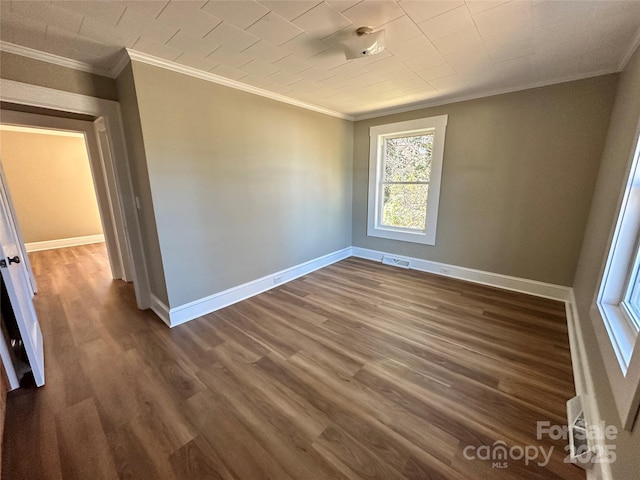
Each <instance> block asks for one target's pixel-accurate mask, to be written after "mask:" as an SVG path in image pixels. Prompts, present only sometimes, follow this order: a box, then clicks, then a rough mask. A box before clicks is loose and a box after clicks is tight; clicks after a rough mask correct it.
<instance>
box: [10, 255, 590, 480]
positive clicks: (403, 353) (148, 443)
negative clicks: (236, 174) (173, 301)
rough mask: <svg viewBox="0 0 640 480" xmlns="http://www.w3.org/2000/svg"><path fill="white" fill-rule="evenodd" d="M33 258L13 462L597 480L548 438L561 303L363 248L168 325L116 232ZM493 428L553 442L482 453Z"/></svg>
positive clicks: (42, 474) (513, 441)
mask: <svg viewBox="0 0 640 480" xmlns="http://www.w3.org/2000/svg"><path fill="white" fill-rule="evenodd" d="M31 258H32V262H33V267H34V270H35V272H36V277H37V280H38V282H39V287H40V292H39V293H38V295H37V296H36V308H37V311H38V314H39V318H40V324H41V327H42V330H43V334H44V339H45V354H46V375H47V382H46V385H45V386H44V387H43V388H40V389H27V390H22V391H18V392H13V393H11V394H10V395H9V397H8V401H7V420H6V428H5V436H4V454H3V456H2V474H3V478H5V479H20V480H26V479H38V480H43V479H61V478H64V479H79V480H87V479H115V478H121V479H124V478H130V479H167V480H182V479H188V480H192V479H225V480H231V479H236V480H262V479H276V480H289V479H303V480H311V479H351V480H360V479H384V480H392V479H476V478H478V479H479V478H482V479H494V478H495V479H530V478H536V479H583V478H584V474H583V471H582V470H580V469H579V468H577V467H575V466H573V465H570V464H566V463H564V462H563V459H564V457H565V455H566V452H565V450H564V446H565V444H566V443H565V442H564V441H562V440H561V441H553V440H551V439H549V438H548V437H543V438H542V439H537V438H536V422H537V421H548V422H550V423H551V424H559V425H563V424H564V423H565V422H566V420H565V401H566V400H567V399H568V398H570V397H572V396H573V395H574V387H573V381H572V373H571V359H570V355H569V347H568V340H567V328H566V320H565V316H564V306H563V305H562V304H561V303H559V302H554V301H550V300H545V299H539V298H534V297H529V296H526V295H522V294H517V293H510V292H506V291H500V290H496V289H492V288H488V287H483V286H478V285H473V284H469V283H465V282H460V281H456V280H451V279H446V278H442V277H437V276H433V275H428V274H424V273H420V272H415V271H408V270H403V269H398V268H394V267H388V266H384V265H380V264H376V263H373V262H369V261H365V260H359V259H355V258H351V259H347V260H344V261H342V262H339V263H337V264H334V265H332V266H330V267H327V268H325V269H323V270H320V271H317V272H315V273H312V274H310V275H307V276H305V277H303V278H300V279H298V280H295V281H293V282H290V283H288V284H286V285H282V286H280V287H279V288H276V289H273V290H271V291H269V292H267V293H264V294H262V295H259V296H257V297H254V298H252V299H249V300H246V301H244V302H241V303H239V304H236V305H233V306H231V307H228V308H226V309H224V310H221V311H218V312H216V313H213V314H210V315H207V316H205V317H203V318H200V319H197V320H194V321H192V322H189V323H187V324H184V325H182V326H179V327H177V328H174V329H169V328H167V327H166V326H165V325H164V324H163V323H162V322H161V321H160V320H158V318H157V317H156V316H155V315H154V314H153V313H151V312H150V311H145V312H143V311H139V310H137V309H136V307H135V301H134V297H133V288H132V286H131V285H127V284H124V283H123V282H119V281H113V280H111V279H110V278H109V267H108V262H107V258H106V252H105V249H104V245H102V244H97V245H87V246H82V247H74V248H69V249H60V250H52V251H47V252H38V253H35V254H32V256H31ZM496 442H504V445H506V447H507V448H511V449H512V453H513V454H514V455H515V457H518V456H519V455H518V453H519V452H520V450H518V448H519V447H523V448H524V447H526V446H532V447H535V448H538V450H539V449H540V448H541V447H542V448H544V449H545V452H548V450H549V449H550V448H551V447H553V449H554V451H553V455H552V458H551V461H550V462H549V463H548V464H547V465H545V466H539V465H538V464H537V462H542V461H543V457H542V454H541V453H540V454H539V455H538V457H537V458H536V459H535V460H532V461H529V462H526V461H525V459H524V458H521V459H517V458H512V457H511V456H510V457H508V458H507V459H506V460H503V461H506V462H507V463H506V465H505V464H502V461H501V462H500V463H501V465H500V466H503V467H505V466H506V468H497V465H495V464H492V461H491V460H481V459H478V458H475V459H467V457H469V456H470V454H473V453H476V454H478V453H480V456H482V453H481V452H484V451H485V450H486V451H488V450H489V449H491V448H493V447H494V446H495V445H502V443H498V444H496ZM480 447H484V450H483V449H482V448H481V449H480V450H478V448H480ZM465 452H466V453H467V455H465ZM527 463H528V464H527ZM494 467H496V468H494Z"/></svg>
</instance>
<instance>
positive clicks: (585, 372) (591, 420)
mask: <svg viewBox="0 0 640 480" xmlns="http://www.w3.org/2000/svg"><path fill="white" fill-rule="evenodd" d="M566 316H567V329H568V334H569V350H570V352H571V365H572V368H573V381H574V385H575V387H576V395H579V396H580V397H582V408H583V409H584V414H585V420H586V421H587V425H602V423H601V422H602V416H601V415H600V409H599V408H598V402H597V401H596V398H595V395H594V380H593V377H592V375H591V370H590V369H589V364H588V362H587V350H586V347H585V345H584V338H583V336H582V328H581V327H580V319H579V317H578V308H577V306H576V298H575V296H574V293H573V288H571V289H570V292H569V298H568V299H567V301H566ZM595 437H596V438H595V439H594V440H593V441H594V442H595V445H592V447H595V449H596V454H597V455H602V456H603V457H606V455H607V453H608V450H607V449H606V448H605V439H604V436H603V435H596V436H595ZM596 458H597V457H596ZM586 472H587V480H611V479H612V478H613V477H612V473H611V465H610V464H608V463H594V464H593V467H592V468H590V469H588V470H587V471H586Z"/></svg>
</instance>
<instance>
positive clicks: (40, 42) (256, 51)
mask: <svg viewBox="0 0 640 480" xmlns="http://www.w3.org/2000/svg"><path fill="white" fill-rule="evenodd" d="M0 5H1V20H0V39H1V40H2V41H3V42H9V43H13V44H16V45H20V46H25V47H29V48H31V49H35V50H39V51H44V52H48V53H52V54H55V55H58V56H62V57H66V58H69V59H73V60H77V61H81V62H85V63H88V64H90V65H93V66H95V67H97V68H101V69H103V70H109V69H110V68H112V67H113V66H114V64H115V63H116V62H117V61H118V59H119V58H120V56H121V52H122V49H123V48H129V49H132V50H134V51H137V52H142V53H145V54H148V55H152V56H155V57H159V58H161V59H164V60H169V61H172V62H175V63H178V64H181V65H185V66H188V67H191V68H195V69H198V70H201V71H204V72H210V73H214V74H216V75H219V76H222V77H226V78H228V79H231V80H236V81H239V82H241V83H245V84H248V85H251V86H253V87H258V88H261V89H264V90H268V91H270V92H274V93H277V94H281V95H285V96H287V97H290V98H293V99H296V100H298V101H302V102H307V103H309V104H313V105H316V106H319V107H323V108H326V109H330V110H334V111H337V112H341V113H346V114H352V115H356V114H362V113H365V112H372V111H376V110H381V109H388V108H394V107H399V106H403V105H407V104H412V103H418V102H439V101H445V100H447V99H454V98H462V97H465V96H466V97H470V96H479V95H483V94H488V93H494V92H499V91H508V90H515V89H519V88H525V87H529V86H534V85H542V84H547V83H554V82H558V81H564V80H570V79H574V78H581V77H586V76H591V75H597V74H603V73H609V72H614V71H618V70H619V69H620V67H621V65H622V63H623V62H624V60H625V58H626V57H627V56H628V54H629V52H630V51H631V50H632V48H633V47H634V46H635V45H637V42H638V32H639V26H640V1H627V2H625V1H510V2H504V1H470V0H467V1H455V0H449V1H408V0H402V1H371V0H365V1H323V2H320V1H315V0H314V1H305V0H298V1H260V2H256V1H240V0H236V1H218V0H211V1H205V0H202V1H178V0H171V1H166V0H165V1H52V2H47V1H35V2H32V1H16V0H14V1H9V0H2V1H1V2H0ZM364 25H367V26H372V27H374V28H375V29H376V30H377V29H384V30H385V34H386V44H387V49H386V50H385V51H384V52H383V53H381V54H379V55H376V56H372V57H367V58H361V59H356V60H350V61H347V60H346V59H345V56H344V54H343V52H342V50H341V49H340V47H339V46H338V44H337V43H336V40H337V39H339V38H340V37H341V36H344V35H345V34H346V35H348V34H351V33H352V32H353V31H354V30H355V29H356V28H357V27H360V26H364Z"/></svg>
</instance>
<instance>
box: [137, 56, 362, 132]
mask: <svg viewBox="0 0 640 480" xmlns="http://www.w3.org/2000/svg"><path fill="white" fill-rule="evenodd" d="M127 53H128V54H129V57H130V58H131V60H135V61H137V62H141V63H146V64H148V65H153V66H155V67H160V68H164V69H166V70H172V71H174V72H177V73H182V74H183V75H189V76H191V77H195V78H199V79H201V80H206V81H208V82H212V83H217V84H219V85H224V86H225V87H230V88H234V89H236V90H242V91H243V92H248V93H253V94H254V95H259V96H261V97H266V98H270V99H272V100H276V101H278V102H282V103H287V104H289V105H293V106H296V107H300V108H304V109H306V110H311V111H313V112H318V113H323V114H325V115H330V116H332V117H337V118H341V119H343V120H351V121H353V117H352V116H351V115H347V114H344V113H340V112H336V111H334V110H329V109H328V108H323V107H318V106H316V105H312V104H310V103H306V102H302V101H300V100H296V99H294V98H291V97H287V96H285V95H280V94H279V93H274V92H270V91H268V90H264V89H262V88H258V87H254V86H252V85H247V84H246V83H242V82H239V81H236V80H231V79H229V78H225V77H221V76H220V75H216V74H214V73H210V72H203V71H202V70H197V69H195V68H192V67H187V66H185V65H180V64H179V63H176V62H172V61H170V60H165V59H163V58H158V57H154V56H152V55H148V54H146V53H142V52H137V51H135V50H131V49H127Z"/></svg>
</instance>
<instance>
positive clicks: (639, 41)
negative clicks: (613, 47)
mask: <svg viewBox="0 0 640 480" xmlns="http://www.w3.org/2000/svg"><path fill="white" fill-rule="evenodd" d="M638 48H640V28H638V32H637V33H636V36H635V38H634V39H633V42H631V45H629V49H628V50H627V53H625V54H624V56H623V57H622V60H621V61H620V65H618V70H620V71H622V70H624V69H625V68H627V63H629V60H631V57H632V56H633V54H634V53H635V52H636V50H637V49H638Z"/></svg>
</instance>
